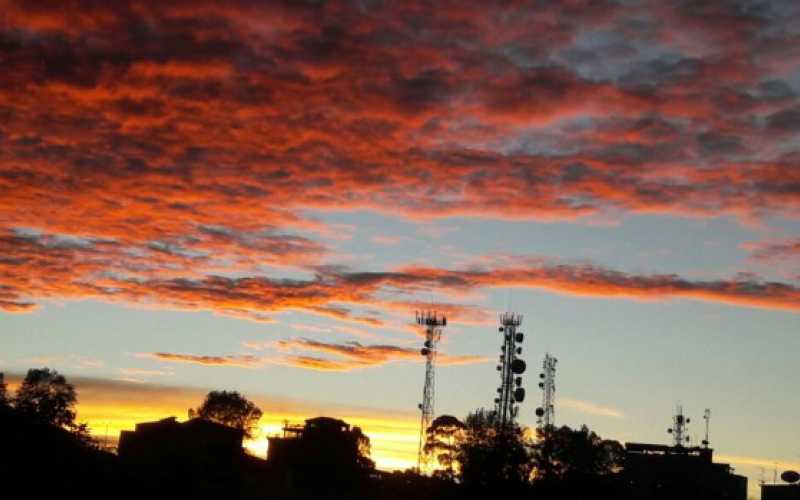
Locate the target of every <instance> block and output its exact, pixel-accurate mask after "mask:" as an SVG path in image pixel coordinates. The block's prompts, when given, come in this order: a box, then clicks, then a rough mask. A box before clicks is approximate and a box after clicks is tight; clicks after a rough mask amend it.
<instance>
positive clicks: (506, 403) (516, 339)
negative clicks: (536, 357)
mask: <svg viewBox="0 0 800 500" xmlns="http://www.w3.org/2000/svg"><path fill="white" fill-rule="evenodd" d="M521 324H522V315H521V314H514V313H512V312H507V313H503V314H501V315H500V325H501V326H500V328H499V330H500V334H501V335H502V336H503V345H501V346H500V364H498V365H497V371H499V372H500V387H498V388H497V397H496V398H495V400H494V404H495V416H496V418H497V425H498V426H499V427H505V426H507V425H509V424H511V423H512V422H513V421H514V419H515V418H516V416H517V412H518V411H519V406H516V405H515V403H521V402H522V401H523V400H524V399H525V389H523V388H522V377H521V375H522V374H523V373H525V361H524V360H523V359H521V358H518V357H517V356H519V355H521V354H522V347H521V346H520V347H518V346H517V344H522V340H523V338H524V335H523V334H522V332H518V331H517V327H518V326H519V325H521Z"/></svg>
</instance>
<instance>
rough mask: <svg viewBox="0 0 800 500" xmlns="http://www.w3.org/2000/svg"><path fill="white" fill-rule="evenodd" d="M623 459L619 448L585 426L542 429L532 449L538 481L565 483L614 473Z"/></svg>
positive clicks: (616, 443)
mask: <svg viewBox="0 0 800 500" xmlns="http://www.w3.org/2000/svg"><path fill="white" fill-rule="evenodd" d="M622 457H623V448H622V445H621V444H620V443H619V442H617V441H610V440H605V439H602V438H601V437H600V436H598V435H597V434H595V433H594V432H592V431H590V430H589V428H588V427H586V426H585V425H584V426H582V427H581V428H580V429H577V430H575V429H571V428H569V427H567V426H563V427H560V428H553V427H551V428H549V429H545V430H544V432H542V433H540V435H539V441H538V442H537V443H536V444H535V445H534V448H533V464H534V468H535V469H536V476H537V478H538V479H541V480H549V479H562V480H567V481H573V480H581V479H586V478H589V477H592V476H603V475H607V474H610V473H612V472H614V471H615V470H616V469H617V467H618V466H619V465H620V463H621V461H622Z"/></svg>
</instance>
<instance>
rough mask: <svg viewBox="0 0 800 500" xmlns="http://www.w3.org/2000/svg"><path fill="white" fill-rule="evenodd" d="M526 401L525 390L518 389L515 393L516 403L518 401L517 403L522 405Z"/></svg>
mask: <svg viewBox="0 0 800 500" xmlns="http://www.w3.org/2000/svg"><path fill="white" fill-rule="evenodd" d="M524 400H525V389H523V388H522V387H518V388H517V389H516V390H515V391H514V401H516V402H517V403H522V401H524Z"/></svg>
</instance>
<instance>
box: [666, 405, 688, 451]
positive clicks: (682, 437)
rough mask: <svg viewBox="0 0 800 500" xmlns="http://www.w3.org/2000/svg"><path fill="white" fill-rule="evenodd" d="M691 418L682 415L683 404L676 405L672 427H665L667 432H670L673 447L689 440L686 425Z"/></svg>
mask: <svg viewBox="0 0 800 500" xmlns="http://www.w3.org/2000/svg"><path fill="white" fill-rule="evenodd" d="M691 421H692V419H690V418H686V417H684V416H683V406H681V405H677V406H676V408H675V415H674V416H673V417H672V427H670V428H669V429H667V432H668V433H670V434H672V439H673V445H674V446H675V447H682V446H683V445H684V443H688V442H689V434H688V430H687V429H686V425H687V424H689V422H691Z"/></svg>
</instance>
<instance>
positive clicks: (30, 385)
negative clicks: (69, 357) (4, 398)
mask: <svg viewBox="0 0 800 500" xmlns="http://www.w3.org/2000/svg"><path fill="white" fill-rule="evenodd" d="M77 401H78V398H77V395H76V393H75V387H74V386H73V385H72V384H70V383H68V382H67V379H66V378H64V376H63V375H61V374H60V373H58V372H57V371H56V370H50V369H49V368H32V369H30V370H28V373H27V375H25V379H24V380H23V381H22V385H20V387H19V389H18V390H17V393H16V395H15V397H14V407H15V408H16V410H17V411H18V412H20V413H21V414H24V415H27V416H28V417H30V418H32V419H35V420H38V421H40V422H43V423H47V424H52V425H57V426H59V427H64V428H69V429H73V430H74V429H77V428H78V427H79V426H77V425H76V424H75V405H76V403H77Z"/></svg>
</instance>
